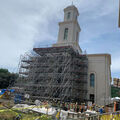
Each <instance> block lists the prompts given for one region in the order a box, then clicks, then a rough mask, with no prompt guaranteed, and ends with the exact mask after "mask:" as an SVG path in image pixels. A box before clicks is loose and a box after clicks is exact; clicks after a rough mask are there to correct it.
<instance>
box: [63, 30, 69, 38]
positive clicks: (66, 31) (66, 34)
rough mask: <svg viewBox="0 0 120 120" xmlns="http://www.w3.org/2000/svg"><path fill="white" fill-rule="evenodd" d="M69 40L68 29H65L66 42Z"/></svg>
mask: <svg viewBox="0 0 120 120" xmlns="http://www.w3.org/2000/svg"><path fill="white" fill-rule="evenodd" d="M67 38H68V28H65V31H64V40H67Z"/></svg>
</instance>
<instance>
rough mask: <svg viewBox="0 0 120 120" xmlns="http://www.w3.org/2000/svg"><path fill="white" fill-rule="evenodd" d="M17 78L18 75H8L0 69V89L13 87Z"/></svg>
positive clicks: (8, 73) (7, 72)
mask: <svg viewBox="0 0 120 120" xmlns="http://www.w3.org/2000/svg"><path fill="white" fill-rule="evenodd" d="M17 78H18V74H16V73H10V72H9V71H8V70H7V69H2V68H1V69H0V89H4V88H7V87H8V86H13V85H14V82H15V81H16V79H17Z"/></svg>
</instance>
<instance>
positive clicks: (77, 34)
mask: <svg viewBox="0 0 120 120" xmlns="http://www.w3.org/2000/svg"><path fill="white" fill-rule="evenodd" d="M78 36H79V33H78V32H77V33H76V41H78Z"/></svg>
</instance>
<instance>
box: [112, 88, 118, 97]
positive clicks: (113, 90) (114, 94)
mask: <svg viewBox="0 0 120 120" xmlns="http://www.w3.org/2000/svg"><path fill="white" fill-rule="evenodd" d="M111 97H120V88H117V87H114V86H111Z"/></svg>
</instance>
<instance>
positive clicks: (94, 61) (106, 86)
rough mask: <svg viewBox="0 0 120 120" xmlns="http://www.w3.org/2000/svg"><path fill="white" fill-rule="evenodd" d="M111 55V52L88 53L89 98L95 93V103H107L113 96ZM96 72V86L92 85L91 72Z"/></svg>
mask: <svg viewBox="0 0 120 120" xmlns="http://www.w3.org/2000/svg"><path fill="white" fill-rule="evenodd" d="M110 65H111V57H110V55H109V54H93V55H88V99H89V95H90V94H94V95H95V99H94V100H95V103H96V104H98V105H105V104H108V103H110V97H111V86H110V79H111V70H110ZM91 73H94V74H95V86H94V88H92V87H90V74H91Z"/></svg>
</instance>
